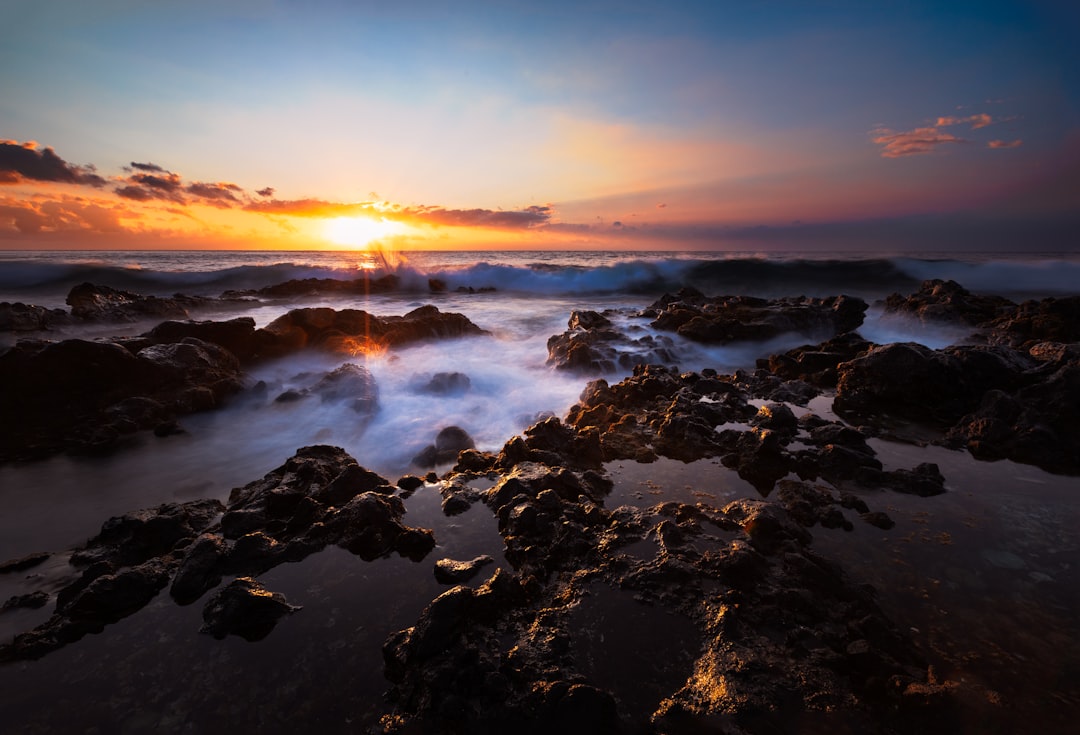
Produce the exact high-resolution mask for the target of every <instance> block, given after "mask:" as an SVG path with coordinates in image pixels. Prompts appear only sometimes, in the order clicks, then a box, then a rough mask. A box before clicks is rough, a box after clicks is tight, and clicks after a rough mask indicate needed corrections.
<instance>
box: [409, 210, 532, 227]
mask: <svg viewBox="0 0 1080 735" xmlns="http://www.w3.org/2000/svg"><path fill="white" fill-rule="evenodd" d="M402 214H403V215H405V216H408V217H409V218H412V219H415V220H417V221H419V222H423V223H426V224H432V225H451V226H454V227H494V228H496V229H505V230H517V229H528V228H531V227H539V226H541V225H545V224H547V223H548V222H549V221H550V220H551V215H552V209H551V207H549V206H538V205H533V206H531V207H526V208H525V209H519V210H511V211H503V210H492V209H443V208H442V207H418V208H414V209H409V208H406V209H403V210H402Z"/></svg>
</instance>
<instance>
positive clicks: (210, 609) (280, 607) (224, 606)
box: [199, 577, 301, 641]
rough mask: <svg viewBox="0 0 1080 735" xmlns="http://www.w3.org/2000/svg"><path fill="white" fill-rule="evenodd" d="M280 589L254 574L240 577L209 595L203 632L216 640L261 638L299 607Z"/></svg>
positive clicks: (201, 631) (204, 611)
mask: <svg viewBox="0 0 1080 735" xmlns="http://www.w3.org/2000/svg"><path fill="white" fill-rule="evenodd" d="M300 609H301V608H300V607H299V606H297V605H290V604H289V603H288V601H287V600H286V599H285V596H284V595H282V594H281V593H279V592H269V591H267V590H266V589H265V588H264V587H263V586H262V585H261V584H259V583H258V582H257V581H255V580H254V579H252V578H251V577H239V578H237V579H234V580H233V581H232V582H230V583H229V584H228V585H226V586H225V588H224V589H222V590H221V591H220V592H218V593H217V594H216V595H214V596H213V597H212V598H210V600H209V602H207V603H206V607H204V608H203V621H204V622H205V625H203V627H202V629H201V630H200V631H199V632H200V633H208V634H210V635H212V636H213V637H215V638H217V639H219V640H220V639H223V638H225V636H228V635H236V636H239V637H241V638H243V639H244V640H246V641H260V640H262V639H263V638H265V637H266V636H268V635H270V632H271V631H272V630H273V629H274V626H276V625H277V623H278V621H279V620H280V619H281V618H283V617H285V616H286V615H291V614H292V613H294V612H296V611H297V610H300Z"/></svg>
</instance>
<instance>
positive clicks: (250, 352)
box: [143, 316, 256, 362]
mask: <svg viewBox="0 0 1080 735" xmlns="http://www.w3.org/2000/svg"><path fill="white" fill-rule="evenodd" d="M143 337H144V338H145V339H146V340H148V341H149V342H150V343H151V344H170V343H174V342H183V341H184V340H186V339H188V338H189V337H190V338H194V339H197V340H199V341H201V342H209V343H211V344H215V345H218V346H219V347H222V348H224V349H226V350H228V351H229V352H231V353H232V354H233V355H235V356H236V358H237V359H239V360H240V361H241V362H247V361H248V360H251V359H252V357H254V356H255V353H256V345H255V320H254V319H252V318H251V317H246V316H245V317H237V318H236V319H230V320H228V321H222V322H215V321H199V322H197V321H174V320H167V321H164V322H162V323H161V324H158V325H157V326H156V327H154V328H153V329H151V330H150V331H149V332H147V333H145V334H144V335H143Z"/></svg>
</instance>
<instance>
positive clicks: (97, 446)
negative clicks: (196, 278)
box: [0, 339, 243, 461]
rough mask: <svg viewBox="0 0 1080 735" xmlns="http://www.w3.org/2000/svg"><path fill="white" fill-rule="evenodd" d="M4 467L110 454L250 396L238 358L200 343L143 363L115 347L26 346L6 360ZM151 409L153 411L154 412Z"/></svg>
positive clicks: (159, 352)
mask: <svg viewBox="0 0 1080 735" xmlns="http://www.w3.org/2000/svg"><path fill="white" fill-rule="evenodd" d="M0 385H3V386H4V390H3V391H2V392H0V412H2V413H3V414H4V415H8V416H19V417H20V419H21V421H20V423H19V424H17V425H16V424H14V423H13V422H4V423H3V425H0V461H4V460H11V459H26V458H37V457H43V456H47V455H49V454H53V453H56V452H59V451H63V450H69V451H77V452H98V451H109V450H111V449H113V448H115V447H116V446H117V445H118V444H119V442H120V440H121V439H122V437H124V436H125V435H128V434H131V433H132V432H134V431H138V430H150V429H153V428H155V427H156V426H159V425H161V424H162V423H165V422H167V421H168V420H169V419H170V418H171V417H172V416H173V415H174V414H186V413H191V412H193V411H200V410H205V409H208V408H213V407H216V406H217V405H220V403H221V402H222V401H224V400H225V398H226V397H227V396H229V395H231V394H233V393H235V392H237V391H239V390H240V389H241V388H242V385H243V384H242V373H241V372H240V367H239V364H238V362H237V360H236V358H235V357H233V356H232V355H231V354H230V353H229V352H227V351H226V350H224V349H223V348H221V347H218V346H217V345H212V344H209V343H205V342H199V341H198V340H194V339H191V340H188V341H186V342H182V343H177V344H170V345H154V346H151V347H147V348H145V349H143V350H141V351H140V352H139V354H138V356H136V355H134V354H132V353H131V352H130V351H129V350H127V349H125V348H124V347H122V346H120V345H118V344H114V343H109V342H89V341H86V340H78V339H74V340H64V341H62V342H44V341H26V340H24V341H21V342H19V343H17V344H16V345H15V346H14V347H12V348H11V349H9V350H7V351H6V352H5V353H3V354H2V355H0ZM148 407H149V408H148Z"/></svg>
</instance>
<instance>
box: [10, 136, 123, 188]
mask: <svg viewBox="0 0 1080 735" xmlns="http://www.w3.org/2000/svg"><path fill="white" fill-rule="evenodd" d="M24 180H29V181H48V182H55V183H60V184H85V185H88V186H93V187H101V186H104V185H105V183H106V182H105V179H104V178H103V177H101V176H99V175H98V174H97V171H96V170H95V169H94V167H93V166H74V165H72V164H70V163H68V162H67V161H65V160H64V159H62V158H61V157H60V156H58V155H56V152H55V151H54V150H53V149H52V148H44V149H42V150H38V148H37V143H36V142H34V141H28V142H26V143H19V142H17V141H14V140H0V183H4V184H15V183H19V182H20V181H24Z"/></svg>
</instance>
